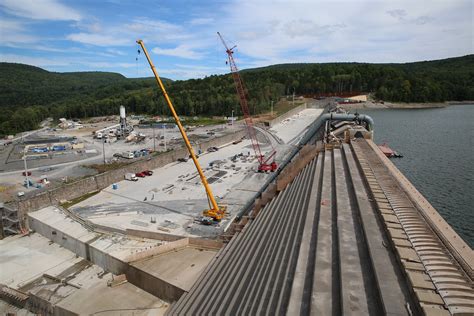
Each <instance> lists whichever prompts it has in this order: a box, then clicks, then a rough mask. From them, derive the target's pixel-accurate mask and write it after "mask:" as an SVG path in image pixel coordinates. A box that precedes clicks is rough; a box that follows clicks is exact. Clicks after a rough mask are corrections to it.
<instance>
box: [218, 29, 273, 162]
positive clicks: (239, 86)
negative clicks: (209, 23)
mask: <svg viewBox="0 0 474 316" xmlns="http://www.w3.org/2000/svg"><path fill="white" fill-rule="evenodd" d="M217 34H218V35H219V37H220V39H221V41H222V43H223V44H224V46H225V48H226V53H227V56H228V60H229V66H230V71H231V73H232V78H233V79H234V83H235V88H236V90H237V94H238V95H239V101H240V107H241V108H242V113H243V115H244V119H245V123H246V125H247V133H248V134H249V138H250V141H251V142H252V147H253V150H254V151H255V155H256V156H257V159H258V161H259V163H260V164H262V163H264V157H263V155H262V152H261V150H260V145H259V144H258V140H257V135H256V133H255V129H254V127H253V120H252V117H251V116H250V111H249V106H248V103H247V98H246V95H245V88H244V84H243V82H242V79H241V78H240V74H239V69H238V68H237V65H236V64H235V61H234V57H233V53H234V52H233V51H232V49H230V48H229V47H228V46H227V44H226V43H225V41H224V39H223V38H222V36H221V34H220V33H219V32H217Z"/></svg>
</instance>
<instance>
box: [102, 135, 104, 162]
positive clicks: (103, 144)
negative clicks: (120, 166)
mask: <svg viewBox="0 0 474 316" xmlns="http://www.w3.org/2000/svg"><path fill="white" fill-rule="evenodd" d="M102 155H103V156H104V165H105V138H103V139H102Z"/></svg>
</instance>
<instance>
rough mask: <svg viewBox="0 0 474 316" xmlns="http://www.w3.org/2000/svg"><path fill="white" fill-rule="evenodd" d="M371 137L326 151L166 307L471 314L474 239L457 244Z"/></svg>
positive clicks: (177, 311) (220, 311)
mask: <svg viewBox="0 0 474 316" xmlns="http://www.w3.org/2000/svg"><path fill="white" fill-rule="evenodd" d="M370 143H371V141H370V140H364V139H357V140H354V141H352V142H351V143H350V144H342V145H341V146H340V147H338V148H327V149H326V150H325V151H324V152H321V153H320V154H319V155H318V156H317V157H316V158H314V159H313V160H312V161H311V162H310V163H309V164H308V165H307V166H306V167H305V168H304V169H303V170H302V171H301V172H300V173H299V174H298V176H297V177H296V178H295V179H294V180H293V182H292V183H291V184H290V185H288V186H287V187H286V188H285V189H284V190H283V191H281V192H280V193H279V194H278V195H277V196H276V197H275V198H273V199H272V200H271V201H270V202H269V203H268V204H267V205H266V206H265V207H264V208H263V209H262V210H261V211H260V212H259V214H258V215H257V216H256V217H255V219H254V220H252V221H250V223H249V224H247V225H246V226H245V227H244V229H243V230H242V231H241V232H240V233H238V234H236V235H235V236H234V238H232V240H231V241H230V243H229V244H228V245H227V246H226V247H225V248H224V249H222V250H221V252H220V253H219V254H218V255H217V256H216V258H215V259H214V260H213V261H212V262H211V264H209V266H208V267H207V269H206V270H205V271H204V272H203V274H202V275H201V276H200V278H199V279H198V281H197V282H196V283H195V284H194V286H193V287H192V288H191V290H190V291H189V292H188V293H186V294H184V295H183V296H182V297H181V298H180V300H179V301H177V302H176V303H174V304H173V305H172V306H171V308H170V310H169V311H168V314H169V315H224V314H225V315H277V314H278V315H283V314H287V315H309V314H312V315H341V314H344V315H384V314H385V315H410V314H413V315H418V314H425V315H472V314H473V313H474V290H473V281H472V249H470V248H469V247H467V248H462V245H461V248H462V249H461V250H460V251H459V252H458V253H456V254H453V251H454V250H453V249H454V248H455V249H458V250H459V249H460V248H459V247H458V248H456V247H457V246H456V245H454V246H453V247H454V248H450V247H448V246H446V243H445V242H444V241H443V238H441V237H440V236H438V233H436V229H435V228H433V227H431V224H430V221H428V220H426V219H425V218H424V217H423V215H422V212H421V210H419V206H418V204H416V203H414V202H413V201H412V200H411V199H410V197H409V196H408V195H407V194H405V191H404V190H403V189H402V187H401V186H400V184H399V180H398V179H396V178H395V176H393V174H392V173H390V172H389V170H388V169H387V167H386V165H385V162H384V161H383V159H382V158H381V157H380V156H379V155H377V154H376V153H375V152H374V147H373V146H371V145H369V144H370ZM460 259H462V260H461V261H463V262H461V261H460Z"/></svg>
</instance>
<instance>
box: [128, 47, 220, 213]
mask: <svg viewBox="0 0 474 316" xmlns="http://www.w3.org/2000/svg"><path fill="white" fill-rule="evenodd" d="M137 44H138V45H140V46H141V48H142V50H143V53H144V54H145V57H146V59H147V60H148V63H149V64H150V67H151V70H152V71H153V74H154V75H155V79H156V82H157V84H158V86H159V88H160V89H161V91H162V92H163V96H164V97H165V100H166V103H167V104H168V107H169V109H170V111H171V114H172V115H173V118H174V120H175V122H176V125H177V126H178V128H179V132H180V133H181V136H182V137H183V140H184V143H185V144H186V148H187V149H188V152H189V155H190V158H191V159H192V160H193V162H194V165H195V166H196V169H197V171H198V173H199V177H200V178H201V182H202V184H203V185H204V188H205V190H206V195H207V201H208V203H209V209H207V210H204V211H203V216H204V218H205V217H211V218H212V219H213V220H214V221H217V222H219V221H220V220H221V219H222V218H223V216H224V214H225V212H226V210H227V207H226V206H223V205H221V206H219V205H217V202H216V199H215V198H214V195H213V194H212V190H211V187H210V186H209V183H208V182H207V179H206V176H205V175H204V172H203V171H202V169H201V166H200V165H199V162H198V160H197V157H196V154H195V153H194V149H193V147H192V146H191V143H190V142H189V139H188V136H187V135H186V132H185V130H184V128H183V125H182V124H181V121H180V119H179V116H178V114H176V111H175V109H174V106H173V103H171V99H170V98H169V96H168V93H167V92H166V89H165V86H164V85H163V82H162V81H161V79H160V76H159V75H158V72H157V71H156V68H155V66H154V65H153V62H152V61H151V59H150V55H148V51H147V50H146V48H145V44H144V43H143V41H142V40H137Z"/></svg>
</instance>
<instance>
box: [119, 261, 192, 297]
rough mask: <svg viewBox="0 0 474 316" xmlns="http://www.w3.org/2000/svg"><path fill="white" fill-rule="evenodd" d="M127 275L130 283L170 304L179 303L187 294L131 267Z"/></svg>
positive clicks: (128, 268)
mask: <svg viewBox="0 0 474 316" xmlns="http://www.w3.org/2000/svg"><path fill="white" fill-rule="evenodd" d="M125 275H126V276H127V280H128V282H130V283H132V284H133V285H135V286H137V287H139V288H141V289H142V290H144V291H147V292H148V293H150V294H152V295H155V296H156V297H159V298H161V299H163V300H165V301H168V302H175V301H177V300H178V299H179V298H180V297H181V296H182V295H183V294H184V292H185V291H184V290H183V289H180V288H179V287H177V286H175V285H173V284H170V283H168V282H166V281H163V280H162V279H160V278H157V277H156V276H154V275H151V274H150V273H147V272H145V271H143V270H140V269H138V268H136V267H134V266H131V265H129V266H128V267H127V271H126V272H125Z"/></svg>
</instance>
